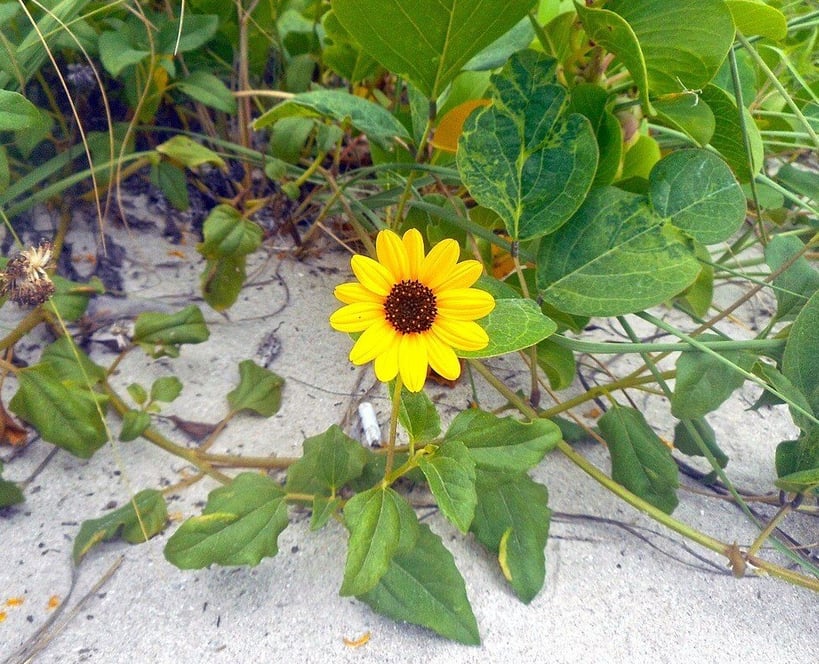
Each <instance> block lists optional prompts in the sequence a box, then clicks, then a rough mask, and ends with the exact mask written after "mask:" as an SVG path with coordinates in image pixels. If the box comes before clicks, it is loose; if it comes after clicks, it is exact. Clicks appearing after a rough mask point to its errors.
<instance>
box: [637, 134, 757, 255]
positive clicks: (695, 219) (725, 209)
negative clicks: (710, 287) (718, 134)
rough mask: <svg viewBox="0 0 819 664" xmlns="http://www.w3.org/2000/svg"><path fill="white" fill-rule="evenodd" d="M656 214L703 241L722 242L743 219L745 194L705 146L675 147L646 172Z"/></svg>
mask: <svg viewBox="0 0 819 664" xmlns="http://www.w3.org/2000/svg"><path fill="white" fill-rule="evenodd" d="M648 195H649V199H650V200H651V204H652V206H653V207H654V210H655V211H656V212H657V214H658V215H659V216H661V217H663V218H665V219H668V220H670V221H671V223H672V224H674V225H675V226H676V227H677V228H681V229H682V230H684V231H685V232H686V233H688V235H690V236H691V237H693V238H694V239H695V240H698V241H699V242H702V243H703V244H714V243H716V242H722V241H723V240H727V239H728V238H729V237H731V236H732V235H733V234H734V233H735V232H736V231H737V230H738V229H739V227H740V226H741V225H742V222H743V221H745V211H746V208H745V194H743V193H742V188H741V187H740V186H739V183H738V182H737V181H736V179H735V178H734V176H733V174H732V173H731V170H730V169H729V168H728V166H727V165H726V164H725V162H724V161H723V160H722V159H720V158H719V157H718V156H717V155H715V154H714V153H712V152H708V151H707V150H677V151H675V152H672V153H671V154H669V155H668V156H667V157H665V158H664V159H662V160H660V161H659V162H657V164H656V165H655V166H654V168H653V169H652V170H651V175H650V176H649V192H648Z"/></svg>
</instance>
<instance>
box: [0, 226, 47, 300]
mask: <svg viewBox="0 0 819 664" xmlns="http://www.w3.org/2000/svg"><path fill="white" fill-rule="evenodd" d="M52 249H53V247H52V244H51V242H49V241H48V240H42V241H41V242H40V244H39V245H38V246H36V247H30V248H29V249H26V250H24V251H21V252H20V253H19V254H17V255H16V256H13V257H12V258H10V259H9V261H8V263H7V264H6V269H5V270H3V271H0V295H3V296H8V298H9V299H10V300H11V301H12V302H16V303H17V304H19V305H23V306H37V305H38V304H42V303H43V302H45V301H46V300H48V298H50V297H51V296H52V295H53V294H54V290H55V289H54V283H53V282H52V281H51V277H49V276H48V272H46V270H47V269H48V268H49V267H50V265H49V264H50V263H51V259H52V257H53V252H52Z"/></svg>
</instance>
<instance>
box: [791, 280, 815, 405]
mask: <svg viewBox="0 0 819 664" xmlns="http://www.w3.org/2000/svg"><path fill="white" fill-rule="evenodd" d="M816 330H819V291H817V292H816V293H814V294H813V295H811V297H810V299H809V300H808V302H807V304H806V305H805V306H804V307H802V311H800V312H799V314H798V315H797V316H796V320H795V321H794V322H793V326H792V327H791V331H790V334H789V335H788V341H787V343H786V344H785V352H784V354H783V355H782V373H783V374H784V375H785V378H787V379H788V380H790V381H791V383H793V384H794V386H795V387H796V388H797V389H798V390H799V391H800V392H802V394H804V395H805V397H806V398H807V400H808V404H810V407H811V410H812V411H813V412H814V413H819V335H817V334H816Z"/></svg>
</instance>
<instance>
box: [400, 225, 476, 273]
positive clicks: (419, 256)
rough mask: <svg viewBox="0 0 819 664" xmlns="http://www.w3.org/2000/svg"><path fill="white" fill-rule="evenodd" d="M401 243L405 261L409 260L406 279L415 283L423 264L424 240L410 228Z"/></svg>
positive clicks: (415, 229)
mask: <svg viewBox="0 0 819 664" xmlns="http://www.w3.org/2000/svg"><path fill="white" fill-rule="evenodd" d="M403 241H404V249H406V251H407V259H408V260H409V276H408V277H407V278H408V279H414V280H416V281H417V280H418V275H419V274H420V272H421V263H423V262H424V238H423V237H422V236H421V233H420V232H419V231H418V229H417V228H410V229H409V230H408V231H407V232H406V233H404V237H403ZM469 285H470V286H471V285H472V284H469Z"/></svg>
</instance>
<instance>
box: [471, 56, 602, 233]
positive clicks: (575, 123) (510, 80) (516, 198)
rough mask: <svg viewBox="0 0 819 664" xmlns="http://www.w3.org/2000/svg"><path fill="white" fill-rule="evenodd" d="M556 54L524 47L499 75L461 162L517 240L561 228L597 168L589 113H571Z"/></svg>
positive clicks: (478, 194)
mask: <svg viewBox="0 0 819 664" xmlns="http://www.w3.org/2000/svg"><path fill="white" fill-rule="evenodd" d="M556 68H557V61H556V60H554V59H553V58H550V57H548V56H545V55H542V54H538V53H535V52H534V51H523V52H521V53H517V54H515V55H513V56H512V57H511V58H510V60H509V62H508V63H507V65H506V66H505V67H504V68H503V70H502V71H501V73H500V74H496V75H495V76H493V77H492V100H493V103H492V105H490V106H485V107H483V108H481V109H479V110H477V111H475V112H473V113H472V115H470V116H469V118H467V120H466V122H465V123H464V128H463V134H462V135H461V139H460V141H459V143H458V154H457V163H458V170H459V171H460V173H461V177H462V178H463V181H464V184H465V185H466V186H467V188H468V189H469V192H470V193H471V194H472V196H473V197H474V198H475V200H476V201H477V202H478V203H479V204H481V205H483V206H484V207H488V208H490V209H492V210H494V211H495V212H497V213H498V215H499V216H500V217H501V219H502V220H503V222H504V224H505V225H506V229H507V232H508V233H509V235H510V236H511V237H512V239H514V240H529V239H533V238H536V237H540V236H541V235H545V234H547V233H551V232H553V231H555V230H556V229H558V228H559V227H560V226H561V225H562V224H563V223H565V222H566V220H567V219H569V217H570V216H571V215H572V213H573V212H574V211H575V210H577V208H578V207H579V206H580V204H581V203H582V202H583V198H584V196H585V195H586V193H587V192H588V190H589V187H590V186H591V183H592V181H593V180H594V175H595V169H596V168H597V141H596V139H595V135H594V131H593V129H592V127H591V124H590V123H589V121H588V119H587V118H585V117H584V116H582V115H580V114H579V113H572V114H567V113H566V109H567V106H568V93H567V91H566V89H565V88H564V87H563V86H561V85H559V84H558V83H557V79H556V76H555V71H556Z"/></svg>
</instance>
